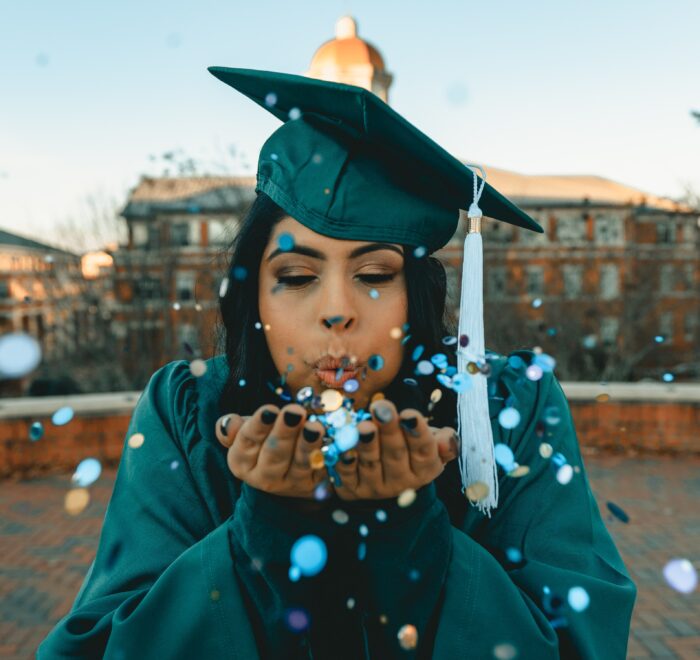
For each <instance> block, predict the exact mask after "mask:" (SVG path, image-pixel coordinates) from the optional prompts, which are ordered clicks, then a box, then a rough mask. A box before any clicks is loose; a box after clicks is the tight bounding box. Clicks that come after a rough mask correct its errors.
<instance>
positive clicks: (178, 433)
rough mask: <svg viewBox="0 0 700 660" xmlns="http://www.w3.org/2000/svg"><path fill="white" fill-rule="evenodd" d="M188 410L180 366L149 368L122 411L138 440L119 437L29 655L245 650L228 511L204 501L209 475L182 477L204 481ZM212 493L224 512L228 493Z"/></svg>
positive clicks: (249, 654) (187, 384) (185, 654)
mask: <svg viewBox="0 0 700 660" xmlns="http://www.w3.org/2000/svg"><path fill="white" fill-rule="evenodd" d="M197 418H198V415H197V391H196V385H195V379H194V377H193V376H192V375H191V374H190V372H189V368H188V363H187V362H185V361H179V362H172V363H170V364H168V365H166V366H165V367H163V368H161V369H159V370H158V371H157V372H156V373H155V374H154V375H153V376H152V378H151V380H150V382H149V383H148V385H147V387H146V388H145V390H144V392H143V393H142V395H141V397H140V398H139V401H138V403H137V405H136V407H135V409H134V412H133V415H132V418H131V421H130V425H129V429H128V432H127V438H130V437H131V436H133V435H134V434H142V435H143V443H142V445H141V446H137V445H138V443H133V442H132V443H129V442H128V441H127V442H125V445H124V449H123V453H122V457H121V462H120V465H119V470H118V473H117V479H116V482H115V486H114V490H113V493H112V497H111V499H110V502H109V505H108V508H107V512H106V515H105V519H104V524H103V528H102V533H101V537H100V543H99V547H98V551H97V554H96V557H95V560H94V562H93V564H92V566H91V567H90V570H89V572H88V575H87V577H86V579H85V581H84V583H83V585H82V587H81V589H80V592H79V593H78V596H77V598H76V600H75V602H74V604H73V606H72V609H71V611H70V612H69V613H68V614H67V615H66V616H65V617H64V618H63V619H61V620H60V621H59V622H58V623H57V624H56V626H55V627H54V629H53V630H52V631H51V632H50V633H49V635H48V636H47V637H46V639H45V640H44V641H43V642H42V643H41V645H40V646H39V649H38V651H37V657H38V658H40V659H43V658H46V659H49V658H51V659H53V658H87V657H107V658H120V659H124V660H127V659H128V658H159V659H162V658H194V657H212V658H213V657H217V658H242V659H243V658H245V659H248V658H255V657H257V653H256V649H255V644H254V639H253V636H252V631H251V628H250V621H249V619H248V616H247V614H246V611H245V606H244V603H243V600H242V593H241V590H240V588H239V585H238V582H237V577H236V574H235V571H234V564H233V561H232V554H231V546H230V541H229V529H230V526H231V524H232V519H233V514H232V512H231V511H226V510H225V508H224V509H221V510H219V511H218V512H217V511H216V510H215V509H214V508H213V507H212V505H211V503H210V501H209V500H213V499H216V498H215V493H216V489H217V488H218V489H219V490H221V485H220V484H219V485H218V486H213V487H212V488H213V490H211V491H208V490H207V487H203V486H202V484H201V483H198V482H197V481H196V478H195V476H193V473H196V472H201V473H203V474H204V475H205V478H206V477H209V478H210V479H211V478H212V477H211V472H209V473H208V472H206V469H205V468H206V466H205V465H202V464H200V465H196V466H194V467H193V465H192V460H193V458H197V457H199V458H200V459H201V461H211V460H212V459H211V456H212V454H205V453H202V452H203V450H202V448H201V446H199V445H197V442H195V440H196V438H199V437H200V436H199V435H198V434H199V429H198V419H197ZM137 437H138V436H137ZM132 445H133V446H132ZM195 445H197V446H195ZM210 467H211V466H210ZM195 471H196V472H195ZM219 481H220V480H219ZM231 487H232V486H231ZM224 490H225V489H224ZM220 494H221V495H223V493H220ZM219 499H220V501H222V502H223V501H229V502H230V503H231V504H230V508H231V509H232V507H233V501H234V499H235V498H234V493H233V492H229V493H227V494H226V497H221V498H219Z"/></svg>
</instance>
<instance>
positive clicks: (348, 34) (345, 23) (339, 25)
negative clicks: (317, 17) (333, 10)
mask: <svg viewBox="0 0 700 660" xmlns="http://www.w3.org/2000/svg"><path fill="white" fill-rule="evenodd" d="M356 36H357V21H356V20H355V19H354V18H353V17H352V16H349V15H346V16H341V17H340V18H339V19H338V20H337V21H336V23H335V38H336V39H352V38H353V37H356Z"/></svg>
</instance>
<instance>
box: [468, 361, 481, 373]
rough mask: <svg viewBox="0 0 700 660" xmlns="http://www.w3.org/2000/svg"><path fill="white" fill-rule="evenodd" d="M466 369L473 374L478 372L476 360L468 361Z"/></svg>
mask: <svg viewBox="0 0 700 660" xmlns="http://www.w3.org/2000/svg"><path fill="white" fill-rule="evenodd" d="M467 371H468V372H469V373H470V374H471V375H472V376H473V375H474V374H478V373H479V365H478V364H477V363H476V362H469V363H468V364H467Z"/></svg>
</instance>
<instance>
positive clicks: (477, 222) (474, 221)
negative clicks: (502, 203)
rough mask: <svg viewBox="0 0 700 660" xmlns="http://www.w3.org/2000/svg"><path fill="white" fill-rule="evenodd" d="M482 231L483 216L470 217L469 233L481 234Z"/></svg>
mask: <svg viewBox="0 0 700 660" xmlns="http://www.w3.org/2000/svg"><path fill="white" fill-rule="evenodd" d="M480 233H481V216H479V217H476V218H469V229H468V230H467V234H480Z"/></svg>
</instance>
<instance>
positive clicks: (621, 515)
mask: <svg viewBox="0 0 700 660" xmlns="http://www.w3.org/2000/svg"><path fill="white" fill-rule="evenodd" d="M606 506H607V507H608V511H610V513H612V514H613V516H615V517H616V518H617V519H618V520H621V521H622V522H623V523H628V522H629V521H630V517H629V516H628V515H627V513H626V512H625V511H624V510H623V509H622V508H621V507H619V506H617V504H615V503H614V502H607V503H606Z"/></svg>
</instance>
